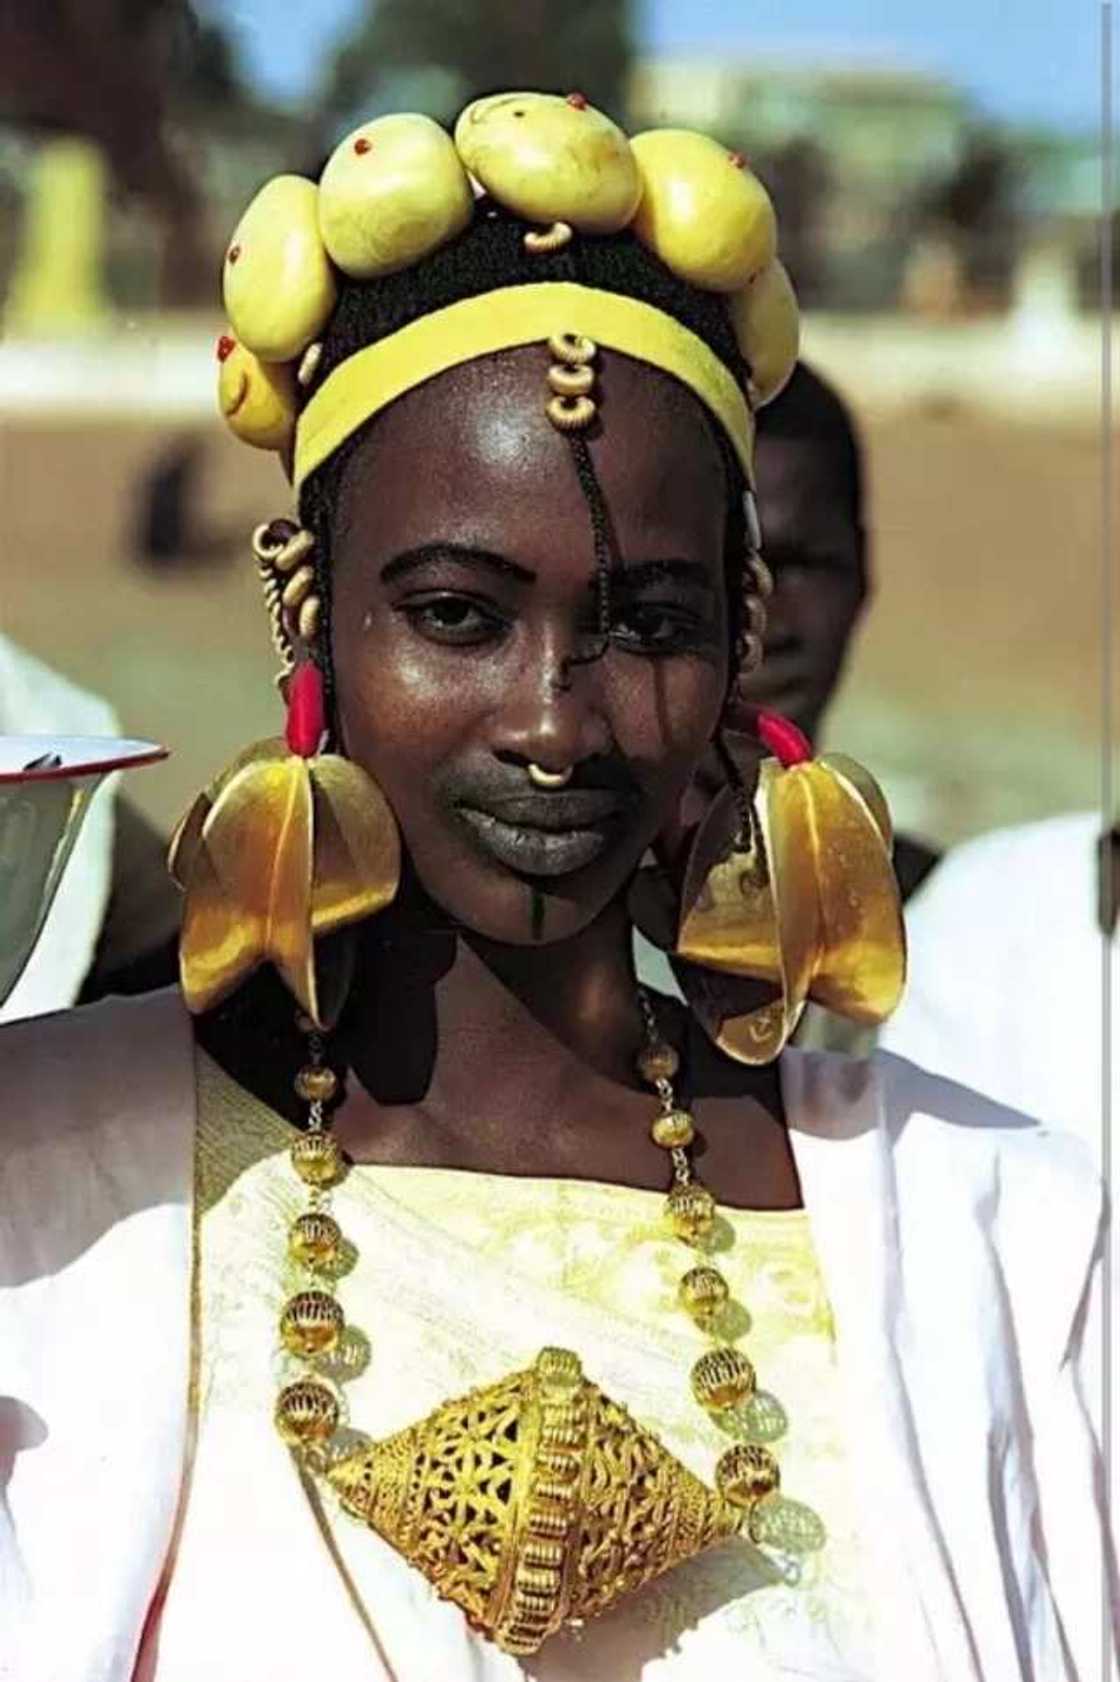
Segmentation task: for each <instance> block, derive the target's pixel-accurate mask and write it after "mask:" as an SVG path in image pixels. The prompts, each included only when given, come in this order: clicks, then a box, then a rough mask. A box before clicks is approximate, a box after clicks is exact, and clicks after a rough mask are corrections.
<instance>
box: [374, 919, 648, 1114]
mask: <svg viewBox="0 0 1120 1682" xmlns="http://www.w3.org/2000/svg"><path fill="white" fill-rule="evenodd" d="M356 982H357V985H356V988H355V995H354V998H353V1001H352V1004H351V1007H350V1008H349V1009H348V1011H347V1016H346V1022H345V1024H344V1039H345V1045H344V1049H345V1052H346V1055H347V1056H348V1057H349V1059H350V1061H351V1063H352V1065H353V1067H354V1069H355V1072H356V1073H357V1074H358V1076H359V1079H360V1080H361V1083H362V1085H363V1086H364V1087H365V1088H366V1089H367V1091H368V1092H369V1093H370V1094H371V1096H373V1097H374V1098H375V1099H376V1100H377V1101H378V1102H382V1103H394V1102H396V1103H401V1102H404V1103H413V1104H416V1103H423V1104H424V1106H425V1108H426V1109H428V1110H430V1111H432V1112H433V1113H437V1114H438V1113H443V1114H448V1115H449V1114H453V1113H455V1112H457V1111H459V1110H461V1109H462V1107H463V1105H464V1103H465V1102H466V1103H468V1104H469V1107H470V1108H471V1109H472V1110H474V1109H477V1107H478V1104H479V1102H480V1100H482V1101H483V1102H486V1101H489V1099H490V1097H491V1095H492V1093H493V1090H494V1088H495V1086H497V1085H499V1084H500V1085H501V1088H502V1094H503V1096H502V1104H503V1108H504V1107H507V1106H509V1105H511V1104H512V1105H515V1106H516V1105H518V1104H520V1105H521V1106H522V1108H524V1107H526V1106H528V1107H529V1108H530V1109H536V1108H537V1107H538V1106H540V1105H547V1104H548V1103H550V1102H553V1101H554V1100H555V1098H556V1096H557V1094H558V1092H559V1091H561V1090H565V1089H570V1087H571V1085H572V1083H573V1081H575V1082H579V1081H581V1080H586V1079H587V1078H588V1077H589V1075H590V1076H592V1077H598V1078H600V1079H605V1080H607V1081H611V1082H614V1083H619V1084H623V1085H633V1084H634V1074H633V1070H634V1058H635V1055H636V1053H637V1050H638V1048H639V1046H640V1044H641V1039H642V1033H643V1027H642V1016H641V1011H640V1007H639V1003H638V987H637V981H636V979H635V976H634V969H633V961H632V956H631V935H630V926H629V923H628V920H627V918H626V915H625V910H624V908H623V907H622V906H621V905H620V904H615V905H612V906H609V907H608V908H607V909H606V910H605V911H604V912H603V913H602V914H601V915H600V916H599V917H598V918H597V919H596V920H595V922H594V923H592V924H591V925H590V926H589V927H588V928H587V929H585V930H583V931H582V932H581V933H580V934H578V935H576V936H575V937H573V938H572V939H571V940H567V941H562V942H557V943H555V944H553V945H549V946H546V947H541V946H524V947H521V946H509V945H497V944H495V943H493V942H490V941H486V940H483V939H481V938H480V937H478V936H474V935H470V934H463V933H460V934H459V935H457V936H452V935H449V934H447V933H446V932H442V933H441V932H439V931H433V932H425V931H422V930H421V931H417V929H416V928H415V927H412V928H407V927H406V928H403V929H401V930H400V932H399V934H398V932H397V931H396V930H394V929H390V930H389V931H388V932H386V933H384V934H381V936H380V938H378V933H377V931H374V944H373V945H372V947H371V949H370V950H369V951H368V952H367V953H365V954H363V957H362V959H361V960H360V961H359V966H358V975H357V978H356Z"/></svg>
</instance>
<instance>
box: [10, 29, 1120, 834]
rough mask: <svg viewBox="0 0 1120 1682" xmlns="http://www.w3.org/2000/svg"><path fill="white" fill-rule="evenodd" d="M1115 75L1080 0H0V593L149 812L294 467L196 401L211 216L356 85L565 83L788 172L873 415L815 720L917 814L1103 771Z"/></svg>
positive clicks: (763, 172)
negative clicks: (856, 624) (1110, 102)
mask: <svg viewBox="0 0 1120 1682" xmlns="http://www.w3.org/2000/svg"><path fill="white" fill-rule="evenodd" d="M1059 18H1060V21H1059ZM1101 79H1102V65H1101V53H1100V13H1099V10H1098V7H1097V6H1096V5H1095V4H1094V3H1093V0H1070V3H1069V4H1067V5H1066V6H1064V7H1063V8H1061V10H1060V14H1059V11H1058V9H1057V8H1056V7H1055V5H1054V0H1015V5H1014V7H1013V8H1009V7H1008V6H1007V5H1006V4H1003V3H1000V0H941V4H940V5H938V6H936V7H931V6H928V5H924V4H923V5H921V6H918V5H916V4H914V3H913V0H895V4H894V5H892V6H890V7H886V6H884V5H882V4H881V3H877V4H872V3H871V0H858V3H857V0H851V3H844V0H773V3H771V0H707V3H700V0H645V3H644V4H637V3H634V4H627V3H626V0H563V3H559V0H553V3H552V4H547V3H546V0H380V3H377V0H317V3H316V4H315V5H313V6H312V5H297V4H295V3H292V0H289V3H284V0H194V3H193V4H192V3H189V0H7V3H6V4H5V6H4V7H3V8H2V10H0V312H2V322H3V328H2V336H0V426H2V429H3V437H2V453H0V474H2V494H3V507H4V528H5V529H4V557H3V562H2V575H0V580H2V581H0V629H2V630H3V631H4V632H6V633H7V634H8V635H9V636H11V637H14V638H16V639H17V640H19V641H20V642H22V643H23V644H25V645H26V646H27V647H28V648H30V649H31V650H32V651H34V652H35V653H36V654H38V655H40V656H42V657H43V658H45V659H47V660H49V661H50V662H51V663H52V664H54V665H55V666H57V667H59V668H60V669H61V670H63V671H65V672H66V673H67V674H68V675H69V676H71V677H73V678H75V679H77V680H78V681H79V682H80V683H82V684H84V685H87V686H88V687H90V688H93V689H95V690H97V691H99V692H100V693H102V694H103V695H105V696H107V697H108V698H109V699H110V700H111V701H112V703H113V704H114V705H115V706H116V708H117V710H118V712H119V714H120V717H121V720H122V722H123V724H124V727H125V728H126V729H127V730H128V731H129V732H131V733H133V734H139V735H152V736H156V737H159V738H161V739H162V740H164V741H166V742H167V743H168V744H169V745H170V746H171V748H172V750H173V757H172V759H171V760H170V761H169V762H168V764H167V765H166V766H164V767H161V768H158V769H155V770H152V771H148V772H146V773H145V774H144V776H143V777H138V778H136V779H135V781H134V783H133V784H132V785H131V788H130V792H131V793H132V795H133V796H134V798H135V799H136V800H137V802H138V803H139V804H140V805H141V806H143V807H144V808H145V809H146V811H147V812H148V814H149V815H150V816H151V817H153V818H155V819H156V820H157V821H158V822H159V823H160V824H162V825H167V824H169V823H170V822H171V821H172V820H173V819H174V817H175V816H177V815H178V812H179V811H180V810H181V809H182V808H183V806H184V805H185V804H186V803H187V801H188V800H189V798H190V797H191V795H192V794H193V792H194V791H195V790H196V789H197V788H198V786H199V785H200V784H201V783H202V782H203V781H204V780H205V779H206V778H207V777H208V776H209V775H210V774H211V773H212V772H213V771H214V770H215V769H216V768H218V767H219V766H221V765H223V764H224V763H225V762H226V761H227V759H228V758H229V757H230V756H231V754H232V751H233V750H234V749H235V748H236V747H237V746H239V745H241V744H242V743H244V742H245V741H246V740H248V739H250V738H252V737H254V736H256V735H264V734H269V733H272V732H273V731H274V730H275V729H276V727H277V725H278V722H279V718H280V709H279V702H278V699H277V697H276V692H275V689H274V688H273V684H272V675H273V670H274V660H273V658H272V656H271V653H270V650H269V647H268V639H267V634H266V624H265V615H264V613H263V611H262V610H261V605H260V602H259V599H258V592H257V584H256V580H255V574H254V569H253V566H252V562H251V558H250V555H249V547H248V536H249V532H250V530H251V528H252V526H253V525H254V524H255V523H256V522H258V521H259V520H261V519H264V518H268V517H270V516H271V515H273V514H277V513H282V512H286V511H287V504H288V498H287V487H286V485H285V483H284V481H283V479H282V476H281V474H280V472H279V469H278V468H277V466H276V465H275V461H274V459H273V458H272V457H271V456H265V455H264V454H258V453H255V452H253V451H250V450H247V449H246V448H245V447H244V446H243V445H240V444H238V443H236V442H235V441H234V440H233V439H232V438H231V437H229V436H228V435H227V434H226V433H225V430H224V428H223V427H222V425H221V424H220V422H219V420H218V418H217V414H216V409H215V405H214V385H215V374H216V369H215V364H214V352H213V346H214V340H215V337H216V335H217V334H218V333H219V332H220V331H221V329H222V327H223V321H222V317H221V315H220V313H219V308H220V306H219V302H218V274H219V266H220V257H221V253H222V250H223V247H224V244H225V242H226V240H227V239H228V236H229V234H230V232H231V230H232V228H233V226H234V224H235V222H236V221H237V218H238V216H239V215H240V213H241V211H242V209H243V208H244V206H245V204H246V203H247V202H248V200H249V198H250V197H251V196H252V194H253V192H254V191H255V190H256V188H257V187H258V186H259V185H260V184H261V182H262V181H263V180H264V179H265V178H266V177H268V176H269V175H271V174H274V173H276V172H277V171H279V170H284V169H292V170H297V171H317V170H318V168H319V167H320V166H321V163H322V162H323V160H324V159H325V157H326V155H327V154H328V152H329V151H330V150H331V148H332V147H333V146H334V144H335V143H336V142H337V140H338V139H339V138H341V136H342V135H343V134H345V133H346V132H347V130H348V129H349V128H351V127H353V126H354V125H355V124H356V123H357V122H359V121H361V120H364V119H367V118H369V117H371V116H373V115H376V114H378V113H379V112H382V111H391V110H401V109H413V110H421V111H426V112H428V113H430V114H431V115H433V116H435V117H437V118H440V119H443V120H448V119H451V118H453V117H454V115H455V114H456V113H457V111H458V110H459V109H460V107H461V106H462V105H463V104H464V103H465V101H466V100H467V99H469V98H471V97H473V96H474V95H476V94H478V93H480V92H486V91H490V90H492V89H494V88H502V87H517V86H529V87H533V86H536V87H544V88H555V89H557V90H558V91H566V90H568V89H570V88H579V89H581V90H582V91H583V92H584V93H586V94H587V95H588V97H589V98H590V99H591V100H592V101H593V102H594V103H595V104H598V105H600V106H602V107H603V108H605V109H606V110H607V111H609V112H610V113H611V114H612V115H614V116H615V117H616V118H618V119H619V120H620V121H621V122H622V123H623V124H624V126H626V127H627V128H628V129H629V130H630V131H633V130H635V129H637V128H641V127H648V126H653V125H665V124H674V123H681V124H685V125H689V126H695V127H701V128H704V129H707V130H708V131H709V132H711V133H713V134H714V135H716V136H717V137H718V138H719V139H721V140H722V141H724V142H726V143H727V144H728V145H730V146H734V147H738V148H740V149H741V150H743V151H744V152H745V153H746V155H747V157H748V158H749V160H750V162H751V164H752V166H753V168H754V169H755V170H756V171H757V173H758V174H759V175H760V176H761V177H762V179H763V180H764V181H765V182H766V184H767V186H768V187H769V188H770V190H771V193H772V194H773V196H774V198H775V200H776V203H777V206H778V212H779V221H780V226H781V241H782V255H783V257H784V259H785V261H786V263H787V266H788V267H789V268H790V270H791V272H792V274H793V278H794V281H795V284H796V286H797V289H798V292H799V294H800V297H801V300H802V303H803V305H804V308H805V312H806V315H805V328H804V355H805V357H806V359H807V360H808V361H809V362H810V363H812V364H813V365H815V366H816V367H817V368H818V369H819V370H820V371H821V372H823V373H824V374H825V375H827V376H828V377H829V378H830V379H831V380H832V381H833V382H834V383H835V384H836V385H837V386H838V388H839V389H840V391H841V392H842V393H843V394H844V396H845V397H846V398H847V400H848V402H849V403H850V404H851V406H852V407H853V409H854V411H855V414H856V416H857V419H858V422H859V425H860V428H861V431H862V435H863V439H864V442H865V446H866V451H867V466H868V473H869V487H870V525H871V539H872V565H873V570H874V575H875V581H876V591H875V596H874V599H873V602H872V606H871V609H870V612H869V614H868V616H867V618H866V619H865V621H864V624H863V628H862V630H861V632H860V634H859V637H858V640H857V644H856V646H855V648H854V650H853V654H852V658H851V661H850V664H849V668H848V673H847V676H846V679H845V682H844V686H843V690H842V693H841V695H840V697H839V700H838V703H837V705H836V706H835V707H834V709H833V711H832V713H831V714H830V718H829V728H828V737H829V739H830V740H831V741H833V742H834V743H836V744H837V745H840V744H842V745H843V746H844V748H845V749H846V750H847V751H849V752H852V753H854V754H856V755H857V756H858V757H860V758H862V759H864V760H865V761H866V762H868V763H869V764H870V765H871V766H872V767H873V768H874V769H875V770H876V771H877V772H878V773H879V774H880V775H881V777H882V779H883V781H884V783H885V784H886V786H887V789H888V792H889V794H890V795H891V797H892V800H893V803H894V805H895V808H896V816H897V818H898V821H899V823H900V824H901V825H903V826H905V827H906V828H908V829H909V830H910V831H911V832H912V833H916V834H918V835H923V836H925V837H927V838H928V839H929V840H931V841H932V842H934V843H936V844H940V845H945V844H950V843H952V842H954V841H955V840H958V839H960V838H962V837H964V836H967V835H970V834H973V833H976V832H978V831H979V830H982V829H985V828H988V827H990V826H992V825H995V824H1001V823H1013V822H1016V821H1020V820H1025V819H1028V818H1031V817H1036V816H1042V815H1045V814H1047V813H1049V812H1054V811H1059V810H1063V809H1066V808H1070V807H1089V806H1092V805H1094V804H1095V803H1096V802H1097V800H1098V798H1099V788H1100V752H1101V743H1100V720H1101V704H1100V693H1101V664H1100V620H1101V611H1102V593H1101V577H1102V561H1101V518H1102V512H1101V510H1102V503H1101V490H1100V484H1101V467H1102V435H1101V426H1100V415H1099V408H1100V398H1099V393H1100V381H1101V322H1100V297H1099V275H1100V251H1099V246H1100V239H1101V161H1100V145H1099V138H1098V123H1099V116H1098V112H1099V98H1100V93H1099V90H1100V86H1101ZM1114 229H1115V224H1114V222H1113V236H1112V237H1113V238H1114V237H1115V232H1114Z"/></svg>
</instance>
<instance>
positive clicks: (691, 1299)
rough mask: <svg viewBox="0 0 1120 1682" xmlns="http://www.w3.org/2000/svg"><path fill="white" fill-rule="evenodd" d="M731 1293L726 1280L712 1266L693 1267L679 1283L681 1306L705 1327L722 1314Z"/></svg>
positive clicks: (697, 1322) (698, 1323)
mask: <svg viewBox="0 0 1120 1682" xmlns="http://www.w3.org/2000/svg"><path fill="white" fill-rule="evenodd" d="M730 1295H731V1292H730V1289H729V1288H728V1284H727V1280H726V1279H725V1278H724V1277H723V1274H722V1273H717V1272H716V1270H715V1268H714V1267H693V1268H690V1269H689V1271H688V1272H687V1273H686V1274H685V1276H684V1278H683V1279H682V1280H681V1283H680V1301H681V1307H682V1308H683V1309H685V1310H686V1312H687V1313H689V1314H691V1316H692V1318H693V1319H694V1320H695V1321H696V1324H697V1325H698V1326H703V1327H705V1328H707V1327H708V1326H710V1325H712V1324H713V1322H714V1321H715V1320H717V1319H718V1318H719V1316H720V1314H722V1312H723V1310H724V1308H725V1307H726V1305H727V1302H728V1299H729V1297H730Z"/></svg>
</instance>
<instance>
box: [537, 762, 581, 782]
mask: <svg viewBox="0 0 1120 1682" xmlns="http://www.w3.org/2000/svg"><path fill="white" fill-rule="evenodd" d="M571 780H572V767H571V766H570V765H566V766H565V767H564V769H563V770H562V771H546V770H545V768H544V766H543V765H537V764H536V763H535V762H534V761H532V760H530V762H529V781H530V782H531V783H534V784H535V785H536V787H537V788H563V787H564V786H565V784H566V783H570V782H571Z"/></svg>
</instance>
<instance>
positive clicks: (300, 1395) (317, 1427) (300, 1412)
mask: <svg viewBox="0 0 1120 1682" xmlns="http://www.w3.org/2000/svg"><path fill="white" fill-rule="evenodd" d="M273 1417H274V1420H275V1424H276V1429H277V1430H278V1431H279V1433H280V1435H281V1436H282V1437H283V1439H284V1441H285V1442H286V1443H287V1444H288V1445H289V1447H291V1448H298V1447H307V1446H308V1445H310V1444H311V1443H324V1442H326V1441H327V1438H328V1437H330V1436H333V1434H334V1432H335V1431H336V1430H337V1429H338V1420H339V1411H338V1401H337V1399H336V1398H335V1396H334V1393H333V1392H332V1391H330V1390H328V1389H327V1386H326V1385H325V1384H320V1383H319V1382H318V1380H317V1379H314V1378H300V1379H297V1380H296V1382H295V1383H294V1384H288V1385H286V1386H285V1388H284V1389H283V1390H281V1392H280V1394H279V1396H278V1397H277V1398H276V1412H275V1414H274V1416H273Z"/></svg>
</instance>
